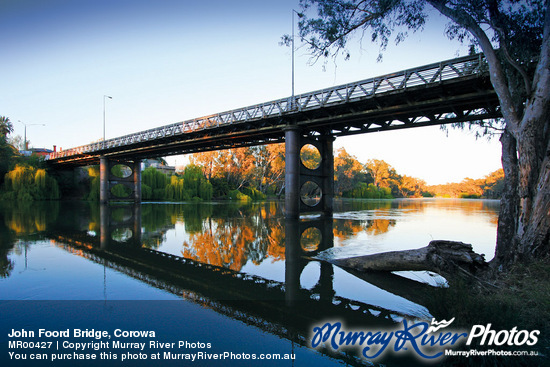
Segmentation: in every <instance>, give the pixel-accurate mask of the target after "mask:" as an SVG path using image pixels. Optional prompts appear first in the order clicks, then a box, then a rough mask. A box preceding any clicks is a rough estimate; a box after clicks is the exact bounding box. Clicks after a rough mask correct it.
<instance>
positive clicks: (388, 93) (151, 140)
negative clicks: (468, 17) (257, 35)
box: [48, 54, 501, 217]
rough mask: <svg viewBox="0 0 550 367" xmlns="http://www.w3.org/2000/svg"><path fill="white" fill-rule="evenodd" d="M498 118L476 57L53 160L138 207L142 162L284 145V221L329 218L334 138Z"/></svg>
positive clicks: (195, 121) (496, 104) (104, 197)
mask: <svg viewBox="0 0 550 367" xmlns="http://www.w3.org/2000/svg"><path fill="white" fill-rule="evenodd" d="M499 117H501V114H500V108H499V102H498V98H497V95H496V93H495V91H494V90H493V87H492V85H491V83H490V81H489V73H488V68H487V66H486V63H485V60H484V58H483V56H482V55H481V54H478V55H473V56H466V57H460V58H456V59H452V60H446V61H442V62H438V63H434V64H430V65H425V66H421V67H417V68H414V69H408V70H404V71H400V72H396V73H392V74H388V75H383V76H379V77H375V78H370V79H366V80H361V81H358V82H354V83H348V84H345V85H340V86H335V87H331V88H327V89H323V90H318V91H315V92H310V93H304V94H300V95H296V96H293V97H289V98H284V99H279V100H275V101H271V102H265V103H261V104H257V105H253V106H249V107H244V108H239V109H235V110H231V111H227V112H222V113H217V114H213V115H209V116H204V117H200V118H196V119H192V120H188V121H183V122H178V123H174V124H170V125H165V126H161V127H157V128H153V129H149V130H146V131H141V132H137V133H132V134H128V135H125V136H121V137H118V138H114V139H109V140H106V141H101V142H98V143H92V144H88V145H84V146H80V147H76V148H71V149H67V150H63V151H60V152H55V153H52V154H51V155H50V157H49V159H48V162H49V163H50V164H51V165H52V166H55V167H60V168H62V167H70V166H82V165H90V164H98V163H99V164H100V181H101V184H100V199H101V201H102V202H106V201H108V200H109V190H110V187H109V185H110V181H117V182H118V183H125V184H127V185H129V186H130V187H131V188H132V191H133V196H132V197H133V199H134V200H135V201H137V202H139V201H140V200H141V171H140V170H141V168H140V167H141V164H140V162H141V160H142V159H145V158H152V157H161V156H170V155H177V154H186V153H195V152H203V151H211V150H220V149H228V148H237V147H245V146H253V145H261V144H271V143H280V142H284V143H285V152H286V155H285V164H286V171H285V175H286V176H285V213H286V216H287V217H298V216H299V214H300V213H301V212H307V211H320V212H323V213H326V214H330V213H331V212H332V197H333V170H334V168H333V163H334V156H333V149H332V146H333V141H334V139H335V138H336V137H338V136H347V135H353V134H363V133H371V132H378V131H386V130H395V129H404V128H413V127H421V126H430V125H440V124H447V123H453V122H468V121H476V120H484V119H494V118H499ZM306 144H312V145H314V146H315V147H316V148H317V149H318V150H319V152H320V155H321V164H320V165H319V167H318V168H316V169H314V170H311V169H308V168H306V167H305V166H304V165H303V164H302V163H301V160H300V150H301V148H302V147H303V146H304V145H306ZM114 164H125V165H128V166H129V167H130V168H132V171H133V173H132V175H131V176H130V177H129V178H128V179H127V180H126V181H127V182H120V181H121V179H120V178H116V179H115V178H112V177H111V173H110V167H111V165H114ZM307 181H312V182H314V183H316V184H317V185H318V186H319V187H320V189H321V192H322V195H321V196H320V197H321V199H320V201H319V202H318V203H317V204H316V205H315V206H309V205H307V204H306V203H305V202H303V201H302V200H301V198H300V189H301V187H302V185H303V184H304V183H305V182H307Z"/></svg>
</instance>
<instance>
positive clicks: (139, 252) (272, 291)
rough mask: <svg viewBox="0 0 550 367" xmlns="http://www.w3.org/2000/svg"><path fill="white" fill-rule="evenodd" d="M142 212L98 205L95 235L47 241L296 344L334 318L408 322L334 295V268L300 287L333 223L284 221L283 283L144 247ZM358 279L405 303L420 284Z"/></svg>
mask: <svg viewBox="0 0 550 367" xmlns="http://www.w3.org/2000/svg"><path fill="white" fill-rule="evenodd" d="M142 210H143V209H142V205H139V204H138V205H136V204H133V205H132V204H120V205H116V204H110V205H101V206H100V208H99V219H100V220H99V223H100V226H99V227H100V231H99V235H97V234H96V233H94V232H93V231H86V230H75V229H74V228H73V229H71V230H68V229H66V228H63V229H60V230H59V231H56V230H50V231H48V234H47V236H48V237H49V238H50V239H51V240H53V242H54V243H55V244H56V246H58V247H61V248H63V249H65V250H66V251H69V252H71V253H73V254H77V255H78V256H82V257H84V258H86V259H89V260H91V261H94V262H96V263H99V264H103V265H104V266H105V267H108V268H111V269H114V270H116V271H118V272H121V273H124V274H126V275H128V276H130V277H132V278H135V279H138V280H140V281H142V282H145V283H147V284H149V285H151V286H153V287H156V288H159V289H163V290H165V291H168V292H171V293H173V294H175V295H177V296H179V297H183V298H184V299H186V300H189V301H192V302H195V303H197V304H199V305H201V306H203V307H207V308H210V309H213V310H215V311H216V312H218V313H221V314H224V315H227V316H229V317H231V318H233V319H236V320H240V321H242V322H244V323H246V324H248V325H253V326H255V327H258V328H260V329H261V330H264V331H267V332H269V333H272V334H274V335H277V336H279V337H282V338H286V339H289V340H291V341H293V342H296V343H298V344H300V345H303V346H308V344H309V343H310V341H309V337H310V334H311V331H312V328H313V325H316V324H320V323H322V322H324V321H328V320H340V321H342V322H343V323H344V324H345V325H346V324H347V325H353V327H354V329H363V330H380V329H381V328H382V329H385V328H387V327H390V326H392V325H394V324H395V323H396V322H399V321H401V320H402V319H403V318H404V317H408V318H411V315H407V314H404V313H402V312H397V311H393V310H389V309H385V308H383V307H379V306H374V305H370V304H368V303H365V302H361V301H358V300H354V299H349V298H345V297H342V296H338V295H336V292H335V291H334V288H333V275H334V269H333V265H331V264H328V263H325V262H321V263H320V276H319V280H318V282H317V284H316V285H315V286H313V287H312V288H311V289H305V288H304V287H302V285H301V282H300V278H301V275H302V272H303V271H304V269H305V267H306V266H307V265H308V264H309V263H310V262H312V261H317V260H315V259H312V256H315V255H316V254H317V253H319V252H320V251H323V250H325V249H328V248H331V247H332V246H333V242H334V240H333V219H332V218H326V217H310V218H306V219H303V220H290V219H286V220H285V221H284V228H285V229H284V241H285V243H284V249H285V251H284V261H285V276H284V282H282V281H276V280H272V279H267V278H264V277H261V276H258V275H254V274H247V273H244V272H241V271H237V270H232V269H229V268H226V267H222V266H217V265H212V264H207V263H203V262H199V261H195V260H192V259H189V258H185V257H182V256H176V255H174V254H169V253H166V252H162V251H158V250H155V249H152V248H147V247H145V246H143V244H144V243H146V242H150V241H153V242H158V241H156V240H155V237H156V236H159V232H155V231H142ZM167 227H168V228H170V227H172V228H173V225H167ZM56 232H57V233H56ZM160 233H162V230H161V231H160ZM312 233H313V235H312ZM308 236H309V237H313V242H314V244H313V245H311V244H309V245H308V243H307V242H308V241H307V240H308V238H307V237H308ZM315 237H317V241H316V238H315ZM310 239H311V238H310ZM315 242H317V243H315ZM357 276H359V277H363V278H364V279H365V280H366V281H368V282H370V283H373V284H376V285H377V286H379V287H380V286H382V287H385V288H387V289H390V290H391V291H394V292H402V291H403V289H408V290H409V293H410V294H405V298H409V297H408V296H409V295H411V294H418V293H417V292H416V293H415V292H413V291H411V290H414V289H415V287H416V288H418V287H423V285H419V284H418V282H414V281H410V280H404V279H403V278H401V277H397V276H395V275H390V276H388V277H386V276H379V275H377V276H375V275H370V276H366V275H364V274H357ZM400 282H405V283H404V286H399V285H398V284H399V283H400ZM396 284H397V285H396ZM413 298H414V295H413ZM413 318H414V316H413ZM322 353H325V354H329V355H331V356H332V357H335V358H338V359H342V360H344V361H345V362H346V363H349V364H352V365H362V364H363V363H364V362H365V361H364V360H361V358H359V357H358V356H356V355H353V354H350V353H349V352H348V351H343V352H340V351H339V352H334V351H331V350H323V351H322Z"/></svg>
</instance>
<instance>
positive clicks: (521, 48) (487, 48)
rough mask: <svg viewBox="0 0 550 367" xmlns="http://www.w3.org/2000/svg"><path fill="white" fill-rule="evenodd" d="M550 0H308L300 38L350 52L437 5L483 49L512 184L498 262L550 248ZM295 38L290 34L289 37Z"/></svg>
mask: <svg viewBox="0 0 550 367" xmlns="http://www.w3.org/2000/svg"><path fill="white" fill-rule="evenodd" d="M549 4H550V0H507V1H505V0H425V1H420V0H410V1H407V0H300V6H301V8H302V9H301V10H302V11H301V13H300V18H301V20H300V23H299V27H300V36H301V38H302V40H304V41H305V42H307V43H308V44H309V46H310V50H311V52H312V54H313V55H314V56H316V57H319V58H322V57H333V56H336V55H339V54H344V56H345V57H346V58H349V57H350V52H349V50H348V48H347V44H348V41H350V39H351V38H352V37H353V35H354V34H357V33H359V34H360V35H361V39H364V36H365V35H369V34H370V40H371V41H373V42H377V43H378V44H379V45H380V50H381V52H382V51H383V50H384V49H385V47H386V46H387V44H388V42H389V41H390V40H391V39H392V38H393V39H395V40H396V41H397V42H400V41H402V40H403V39H405V37H406V32H407V31H410V30H412V31H417V30H421V29H422V28H423V25H424V24H425V22H426V21H427V19H428V14H429V12H430V9H431V10H432V11H433V10H434V9H435V10H436V11H438V12H439V13H441V14H443V15H444V16H445V17H447V18H448V20H449V24H448V25H447V28H446V33H447V35H448V36H450V37H451V38H453V37H457V38H458V39H459V40H461V41H463V42H471V44H472V45H473V46H475V47H478V48H479V49H481V51H482V52H483V54H484V55H485V58H486V60H487V64H488V68H489V73H490V79H491V83H492V85H493V87H494V89H495V91H496V93H497V95H498V98H499V101H500V107H501V111H502V116H503V119H502V121H503V123H502V126H501V128H502V133H501V136H500V141H501V144H502V165H503V169H504V172H505V189H504V193H503V197H502V200H501V212H500V216H499V224H498V231H497V247H496V256H495V264H497V265H505V266H506V265H508V264H510V263H513V262H516V261H518V260H528V259H530V258H534V257H537V256H541V255H547V254H548V251H549V249H550V146H549V140H550V139H549V138H550V123H549V119H550V114H549V112H550V111H549V102H550V101H549V99H550V6H549ZM286 39H287V40H289V37H288V36H286Z"/></svg>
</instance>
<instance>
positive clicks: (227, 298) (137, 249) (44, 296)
mask: <svg viewBox="0 0 550 367" xmlns="http://www.w3.org/2000/svg"><path fill="white" fill-rule="evenodd" d="M497 218H498V202H497V201H486V200H452V199H405V200H391V201H390V200H388V201H368V200H349V201H346V200H342V201H337V202H336V203H335V213H334V218H332V219H330V220H326V219H320V218H318V217H315V216H308V217H306V218H305V219H303V220H302V221H301V222H299V223H298V222H296V221H290V222H288V221H285V219H284V215H283V211H282V205H281V204H280V203H279V202H265V203H253V204H248V205H245V204H240V203H227V202H214V203H143V204H142V205H141V206H138V207H136V206H133V205H129V204H128V205H123V204H119V205H111V206H110V207H108V208H100V206H99V205H97V204H90V203H83V202H82V203H80V202H78V203H77V202H71V203H69V202H61V203H59V202H54V203H33V204H32V205H22V204H15V205H6V204H4V205H2V206H1V207H0V300H2V301H0V304H1V305H2V307H3V310H4V311H6V310H11V309H12V308H11V306H10V302H12V301H22V300H26V301H56V300H62V301H64V302H65V303H63V302H61V303H60V302H53V303H51V307H50V306H48V307H49V308H48V307H45V308H44V307H42V306H40V307H41V308H40V310H37V309H36V307H35V308H32V307H33V306H32V305H33V303H32V302H31V303H24V304H25V305H30V306H29V307H30V309H31V311H30V312H29V313H26V314H21V312H12V313H10V315H12V316H10V317H11V319H10V320H11V321H12V322H22V323H23V324H25V323H26V324H30V325H33V321H32V320H33V317H34V318H38V319H40V320H44V319H47V320H49V319H50V318H53V319H57V320H58V321H59V320H61V321H62V320H64V318H63V317H64V316H63V315H65V313H66V312H67V310H65V308H69V309H74V307H73V306H74V304H75V303H70V301H75V302H77V303H76V304H77V305H79V306H78V307H80V305H85V306H83V307H86V308H87V309H88V310H94V309H95V308H94V307H99V308H101V307H100V306H98V304H102V303H105V302H111V301H113V302H116V301H121V302H122V303H121V304H123V305H124V306H121V307H119V308H118V309H117V310H119V311H120V310H122V311H120V312H118V313H117V312H116V311H112V313H111V314H109V316H105V317H95V316H93V317H92V318H94V317H95V318H94V324H92V326H91V327H95V328H96V329H100V328H101V326H105V327H107V326H110V325H111V324H112V323H113V322H115V323H116V322H119V323H122V324H125V325H128V327H133V328H134V329H135V328H139V327H140V326H143V325H144V323H145V324H147V325H150V327H155V328H158V329H159V330H161V331H162V333H164V335H166V338H169V336H170V337H177V335H180V334H182V333H183V334H185V335H187V336H189V335H193V336H194V337H196V338H201V339H202V340H204V341H209V342H211V343H213V344H214V345H215V346H216V347H217V348H219V349H220V350H226V349H229V350H232V349H231V348H245V347H244V346H243V345H246V348H249V349H250V350H258V349H260V350H261V349H262V348H264V349H266V348H267V349H269V352H279V351H281V353H291V352H293V353H296V356H297V357H296V361H293V364H291V363H289V364H288V365H311V364H312V363H316V364H319V365H341V362H342V361H343V362H345V363H348V364H350V365H361V364H363V363H366V362H364V360H361V359H359V358H357V357H354V356H349V355H348V354H349V353H348V354H345V353H341V354H338V353H336V354H334V353H333V354H330V353H320V352H317V351H314V350H311V349H309V348H308V347H307V344H308V338H309V333H310V332H311V325H312V324H313V323H317V322H319V323H320V322H322V321H323V320H328V319H339V320H348V322H350V323H354V325H367V326H368V325H374V324H378V325H386V324H388V323H391V322H396V321H399V320H400V319H402V318H403V317H407V318H414V319H429V318H431V314H430V310H429V306H427V305H426V304H425V302H423V299H422V297H414V296H411V295H410V293H409V292H401V291H400V290H402V289H411V287H416V286H417V285H418V286H419V287H421V286H426V285H425V284H424V283H428V284H432V285H438V284H442V283H444V282H445V281H444V279H442V278H440V277H438V276H435V275H434V274H430V273H422V272H402V273H400V274H398V275H399V277H395V276H393V277H390V278H387V279H385V280H379V279H370V278H365V277H362V276H361V277H357V276H354V275H352V274H350V273H349V272H347V271H345V270H343V269H341V268H338V267H335V266H332V265H329V264H327V263H326V262H323V261H321V260H322V259H326V258H331V257H347V256H356V255H363V254H371V253H376V252H381V251H392V250H402V249H412V248H419V247H423V246H426V245H427V244H428V243H429V241H431V240H433V239H448V240H457V241H463V242H467V243H471V244H472V245H473V246H474V250H475V251H476V252H479V253H484V254H485V255H486V259H487V260H490V259H491V258H492V257H493V254H494V244H495V241H496V225H497ZM388 280H389V283H391V286H389V287H388V286H387V284H388ZM401 282H402V283H401ZM413 283H414V285H412V284H413ZM79 301H86V302H84V303H83V304H81V303H78V302H79ZM90 301H91V302H90ZM94 301H102V302H99V303H97V302H96V303H94ZM148 301H153V303H150V302H149V303H148ZM158 301H172V302H161V303H159V302H158ZM67 302H69V303H67ZM174 302H175V303H174ZM16 304H17V305H19V306H18V307H21V306H20V305H21V303H18V302H16ZM136 304H140V305H141V306H140V307H138V308H136V309H135V310H134V309H133V308H132V307H134V306H133V305H136ZM159 304H160V305H161V306H159ZM40 305H43V303H40ZM46 305H50V304H49V303H46ZM173 307H175V310H174V309H172V308H173ZM151 308H153V309H155V310H156V311H155V312H151V310H150V309H151ZM130 309H131V310H132V311H129V310H130ZM145 310H147V311H145ZM89 312H90V313H91V314H92V315H95V313H94V312H92V311H89ZM52 315H57V316H52ZM78 317H81V316H80V314H79V316H78ZM174 318H175V319H174ZM113 319H115V320H116V321H113ZM14 320H15V321H14ZM61 321H60V322H61ZM80 321H82V320H80ZM2 322H3V323H4V324H5V325H3V326H6V327H10V325H8V323H7V322H6V318H4V319H2ZM52 322H53V321H52ZM74 322H76V321H74ZM17 327H19V326H17ZM220 328H222V329H223V330H224V331H223V332H221V333H220V332H218V331H219V330H220ZM199 331H200V332H199ZM222 335H223V337H222ZM227 335H231V337H227ZM2 342H3V341H2ZM243 343H244V344H243ZM239 350H240V349H239ZM396 363H397V362H396ZM388 364H389V365H392V363H391V361H390V362H388ZM397 364H398V363H397ZM274 365H275V364H274ZM276 365H284V364H283V363H280V361H279V363H277V364H276Z"/></svg>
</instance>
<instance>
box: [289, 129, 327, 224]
mask: <svg viewBox="0 0 550 367" xmlns="http://www.w3.org/2000/svg"><path fill="white" fill-rule="evenodd" d="M333 142H334V137H332V136H320V137H316V138H312V137H304V136H302V134H301V131H300V128H299V127H298V126H289V127H287V128H286V129H285V167H286V168H285V217H286V218H295V219H296V218H299V217H300V214H301V213H307V212H320V213H322V214H323V215H326V216H332V212H333V204H332V202H333V197H334V152H333ZM307 144H311V145H313V146H314V147H315V148H317V150H318V151H319V154H320V156H321V162H320V164H319V166H318V167H316V168H307V167H306V166H305V165H304V164H303V162H302V160H301V158H300V152H301V150H302V148H303V147H304V146H305V145H307ZM306 183H313V184H315V185H317V186H318V187H319V189H320V196H319V197H314V198H307V200H304V197H302V188H303V187H305V186H304V185H305V184H306Z"/></svg>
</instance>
